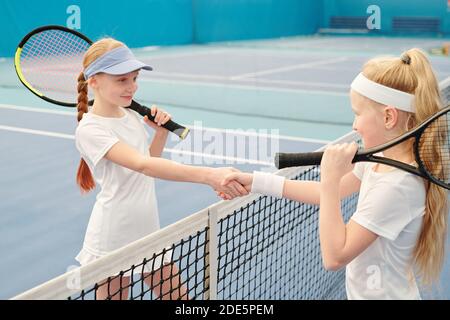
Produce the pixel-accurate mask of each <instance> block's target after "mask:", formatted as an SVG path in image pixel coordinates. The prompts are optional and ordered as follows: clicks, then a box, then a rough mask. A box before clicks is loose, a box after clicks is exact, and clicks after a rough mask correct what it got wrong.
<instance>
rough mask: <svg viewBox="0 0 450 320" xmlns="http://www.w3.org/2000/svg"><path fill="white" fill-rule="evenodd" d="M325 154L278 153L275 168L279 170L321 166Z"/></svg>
mask: <svg viewBox="0 0 450 320" xmlns="http://www.w3.org/2000/svg"><path fill="white" fill-rule="evenodd" d="M322 156H323V152H306V153H277V154H276V155H275V166H276V167H277V168H278V169H283V168H287V167H301V166H314V165H319V164H320V162H321V161H322Z"/></svg>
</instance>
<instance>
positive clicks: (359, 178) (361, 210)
mask: <svg viewBox="0 0 450 320" xmlns="http://www.w3.org/2000/svg"><path fill="white" fill-rule="evenodd" d="M350 98H351V105H352V109H353V112H354V114H355V119H354V123H353V129H354V130H355V131H357V132H358V133H359V134H360V136H361V137H362V140H363V143H364V147H365V148H372V147H375V146H377V145H380V144H383V143H385V142H387V141H389V140H391V139H393V138H395V137H398V136H399V135H401V134H403V133H404V132H406V131H407V130H409V129H412V128H413V127H415V126H417V125H418V124H420V123H421V122H423V121H424V120H425V119H427V118H428V117H430V116H432V115H433V114H435V113H436V112H438V111H439V110H440V109H441V108H443V106H442V101H441V97H440V95H439V86H438V82H437V80H436V77H435V75H434V73H433V70H432V68H431V65H430V63H429V61H428V59H427V57H426V56H425V54H424V53H423V52H422V51H421V50H419V49H411V50H408V51H406V52H404V53H403V54H402V55H401V56H400V57H381V58H374V59H372V60H370V61H368V62H367V63H366V64H365V65H364V67H363V69H362V72H361V73H360V74H359V75H358V76H357V77H356V78H355V80H354V81H353V83H352V85H351V91H350ZM430 134H433V133H430ZM433 138H436V139H434V141H436V143H435V144H433V145H427V146H425V145H422V146H420V148H432V149H433V151H434V152H428V154H430V158H429V159H426V160H425V161H426V162H428V163H429V164H432V165H430V167H433V168H435V170H436V171H437V172H439V170H442V168H443V165H442V163H441V159H442V158H441V155H440V153H441V151H440V150H441V148H442V146H441V145H440V143H439V137H433ZM427 140H428V139H427ZM441 141H442V139H441ZM412 147H413V146H412V143H411V141H405V142H404V143H402V144H400V145H397V146H395V147H392V148H390V149H388V150H386V151H385V152H384V156H386V157H388V158H392V159H397V160H400V161H402V162H406V163H414V162H415V159H414V156H413V150H412ZM356 151H357V145H356V143H352V144H342V145H333V146H329V147H328V148H327V149H326V151H325V154H324V156H323V158H322V163H321V181H320V182H312V181H292V180H285V179H284V178H283V177H280V176H276V175H270V174H265V173H261V172H254V174H247V173H232V174H230V175H229V176H228V177H227V178H226V180H225V182H224V183H225V184H226V183H228V182H239V183H241V184H242V185H244V186H245V187H246V189H247V190H249V191H251V192H254V193H262V194H267V195H272V196H278V197H285V198H289V199H292V200H296V201H300V202H306V203H311V204H318V205H320V211H319V236H320V245H321V253H322V261H323V264H324V267H325V268H326V269H329V270H338V269H340V268H342V267H344V266H345V267H346V289H347V297H348V298H349V299H420V293H419V290H418V286H417V283H416V279H420V280H421V282H422V284H424V285H430V284H432V283H433V282H434V281H435V280H437V279H438V277H439V274H440V272H441V269H442V266H443V262H444V253H445V242H446V239H447V228H448V192H447V190H445V189H443V188H441V187H438V186H437V185H435V184H433V183H428V182H426V181H424V180H423V179H422V178H420V177H417V176H414V175H412V174H410V173H407V172H405V171H402V170H399V169H395V168H393V167H388V166H385V165H382V164H374V163H369V162H358V163H357V164H355V165H353V164H352V163H351V161H352V159H353V156H354V155H355V153H356ZM427 166H428V165H427ZM437 174H439V173H437ZM354 192H359V199H358V206H357V209H356V212H355V213H354V214H353V216H352V217H351V219H350V221H349V222H348V223H347V224H345V223H344V221H343V218H342V216H341V208H340V200H341V199H343V198H345V197H346V196H348V195H350V194H352V193H354Z"/></svg>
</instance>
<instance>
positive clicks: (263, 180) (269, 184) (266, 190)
mask: <svg viewBox="0 0 450 320" xmlns="http://www.w3.org/2000/svg"><path fill="white" fill-rule="evenodd" d="M284 180H286V178H285V177H282V176H277V175H275V174H271V173H266V172H260V171H254V172H253V183H252V193H261V194H264V195H268V196H274V197H277V198H281V197H282V196H283V187H284Z"/></svg>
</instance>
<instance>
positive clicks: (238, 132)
mask: <svg viewBox="0 0 450 320" xmlns="http://www.w3.org/2000/svg"><path fill="white" fill-rule="evenodd" d="M0 109H9V110H16V111H26V112H38V113H48V114H57V115H63V116H70V117H75V115H76V114H77V113H76V112H74V111H59V110H48V109H38V108H33V107H25V106H15V105H8V104H0ZM188 127H189V128H190V129H194V130H200V129H202V131H211V132H220V133H232V134H235V135H244V136H252V137H254V136H257V137H262V138H269V139H277V138H278V139H281V140H289V141H297V142H311V143H323V144H327V143H329V142H330V141H327V140H320V139H310V138H299V137H293V136H284V135H270V134H265V133H256V132H245V130H242V131H241V130H236V129H219V128H209V127H196V126H188Z"/></svg>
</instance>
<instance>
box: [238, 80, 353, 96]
mask: <svg viewBox="0 0 450 320" xmlns="http://www.w3.org/2000/svg"><path fill="white" fill-rule="evenodd" d="M239 81H246V82H253V83H255V82H256V83H270V84H271V83H274V84H290V85H305V86H314V87H325V88H326V87H328V88H337V89H349V88H350V85H343V84H334V83H325V82H324V83H322V82H306V81H305V82H304V81H289V80H268V79H256V78H245V79H239ZM258 89H259V87H258ZM308 92H313V91H308ZM333 94H336V95H338V94H337V92H333ZM340 94H341V95H342V96H348V93H346V92H340Z"/></svg>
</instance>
